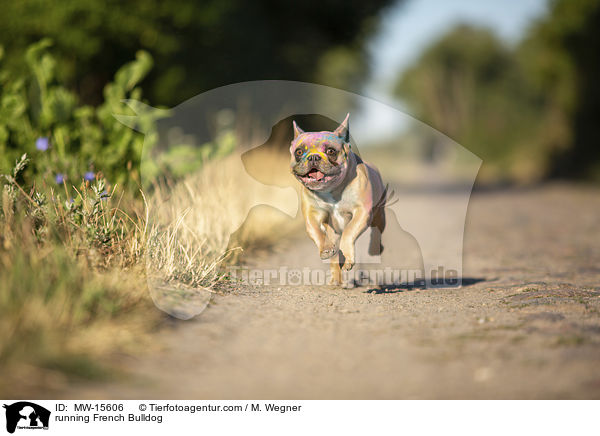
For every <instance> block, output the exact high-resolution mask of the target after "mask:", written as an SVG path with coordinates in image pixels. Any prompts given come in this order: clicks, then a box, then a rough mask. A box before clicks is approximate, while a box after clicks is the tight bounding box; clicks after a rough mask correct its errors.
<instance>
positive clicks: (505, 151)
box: [395, 26, 536, 178]
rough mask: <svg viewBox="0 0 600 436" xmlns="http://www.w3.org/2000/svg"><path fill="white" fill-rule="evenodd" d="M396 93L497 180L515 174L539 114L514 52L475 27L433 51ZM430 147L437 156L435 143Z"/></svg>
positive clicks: (450, 36) (451, 34)
mask: <svg viewBox="0 0 600 436" xmlns="http://www.w3.org/2000/svg"><path fill="white" fill-rule="evenodd" d="M395 92H396V94H397V95H398V96H399V97H401V98H403V99H405V100H406V102H407V103H408V104H409V106H410V107H411V108H412V109H413V111H414V113H415V115H416V116H417V117H418V118H420V119H421V120H422V121H424V122H426V123H428V124H430V125H431V126H433V127H435V128H436V129H438V130H440V131H442V132H443V133H445V134H447V135H448V136H450V137H451V138H453V139H454V140H456V141H457V142H458V143H460V144H461V145H463V146H465V147H467V148H468V149H469V150H471V151H473V152H474V153H475V154H477V155H479V156H480V157H481V158H482V159H483V160H484V162H487V163H491V164H492V165H486V166H485V167H484V169H483V171H484V176H486V175H489V176H490V177H494V178H496V177H498V176H499V175H502V174H506V173H507V171H511V170H512V169H513V168H515V166H514V161H513V160H512V159H511V158H512V157H513V156H514V152H515V150H517V149H518V147H519V146H520V145H521V144H522V143H523V140H524V139H525V138H526V137H528V136H530V133H531V132H530V131H531V121H532V119H533V118H534V117H535V113H536V111H535V107H536V102H535V98H534V96H533V95H531V93H530V92H529V90H528V89H527V87H526V84H525V83H524V81H523V79H522V75H521V74H520V68H519V65H518V63H517V62H516V61H515V59H514V57H513V56H512V54H511V52H510V51H509V50H508V49H507V48H506V47H504V46H503V45H502V43H501V42H500V41H499V40H498V39H497V38H496V37H495V36H494V35H493V34H492V33H491V32H490V31H488V30H486V29H479V28H474V27H469V26H459V27H457V28H455V29H453V30H452V31H450V32H449V33H448V34H446V35H445V36H444V37H442V38H441V39H440V40H439V41H437V42H436V43H434V44H433V45H431V46H430V47H429V48H427V49H426V50H425V51H424V52H423V53H422V54H421V56H420V58H419V59H418V60H417V61H416V63H415V64H414V65H413V66H412V67H411V68H409V69H408V70H407V71H405V72H404V73H403V74H402V76H401V77H400V78H399V80H398V82H397V83H396V88H395ZM425 139H426V141H427V138H425ZM424 145H425V147H428V148H429V150H427V154H428V155H432V154H435V144H434V143H430V142H425V144H424ZM486 171H487V174H486V173H485V172H486ZM519 171H520V169H519ZM490 173H491V174H490Z"/></svg>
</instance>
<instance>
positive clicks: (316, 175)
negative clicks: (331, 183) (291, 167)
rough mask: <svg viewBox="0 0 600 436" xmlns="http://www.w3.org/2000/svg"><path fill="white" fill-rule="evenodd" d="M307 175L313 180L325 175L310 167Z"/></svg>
mask: <svg viewBox="0 0 600 436" xmlns="http://www.w3.org/2000/svg"><path fill="white" fill-rule="evenodd" d="M308 177H310V178H311V179H315V180H321V179H322V178H323V177H325V175H324V174H323V173H322V172H321V171H319V170H317V169H312V170H310V172H309V173H308Z"/></svg>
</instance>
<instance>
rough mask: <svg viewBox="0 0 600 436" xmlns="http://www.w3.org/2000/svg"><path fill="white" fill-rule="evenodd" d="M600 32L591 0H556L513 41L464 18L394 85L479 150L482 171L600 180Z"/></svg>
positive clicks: (516, 177)
mask: <svg viewBox="0 0 600 436" xmlns="http://www.w3.org/2000/svg"><path fill="white" fill-rule="evenodd" d="M599 36H600V2H598V1H595V0H557V1H552V2H551V3H550V7H549V12H548V14H547V15H546V16H544V17H542V18H540V19H539V20H538V21H537V22H535V23H534V24H533V25H532V26H531V27H530V28H529V30H528V32H527V33H526V35H525V37H524V38H523V39H522V40H521V41H520V42H519V43H518V44H517V45H516V46H514V47H508V46H507V45H505V44H504V43H503V42H501V40H500V39H499V38H498V37H497V36H495V35H494V34H493V33H492V32H491V31H490V30H488V29H486V28H477V27H473V26H467V25H461V26H458V27H456V28H453V29H452V30H451V31H450V32H448V33H447V34H445V35H444V36H443V37H442V38H440V39H439V40H437V41H436V42H434V43H433V44H432V45H430V46H429V47H427V48H426V49H425V50H424V51H423V53H422V54H421V55H420V57H419V58H418V60H417V61H416V62H415V63H414V64H413V65H412V66H411V67H410V68H408V69H407V70H406V71H403V72H402V73H401V74H400V75H399V77H398V79H397V82H396V85H395V89H394V92H395V95H396V96H397V97H399V98H400V99H402V100H404V101H405V102H406V103H407V105H408V107H409V108H410V110H411V111H413V113H414V114H415V116H417V117H418V118H420V119H421V120H423V121H424V122H426V123H428V124H430V125H431V126H433V127H435V128H436V129H439V130H440V131H442V132H443V133H445V134H447V135H448V136H450V137H451V138H452V139H454V140H455V141H457V142H458V143H459V144H461V145H463V146H465V147H466V148H468V149H469V150H471V151H473V152H474V153H475V154H477V155H478V156H480V157H481V158H482V159H483V161H484V166H483V168H482V173H481V174H480V176H481V177H480V178H481V181H486V180H489V181H494V182H497V181H517V182H524V183H528V182H537V181H540V180H544V179H548V178H552V177H563V178H564V177H568V178H574V179H593V180H596V181H600V147H599V139H600V136H599V135H598V127H597V126H598V124H597V123H598V117H599V115H600V85H599V82H598V77H600V76H599V74H600V68H599V66H600V37H599ZM428 146H429V147H431V148H435V144H431V143H430V144H429V145H428Z"/></svg>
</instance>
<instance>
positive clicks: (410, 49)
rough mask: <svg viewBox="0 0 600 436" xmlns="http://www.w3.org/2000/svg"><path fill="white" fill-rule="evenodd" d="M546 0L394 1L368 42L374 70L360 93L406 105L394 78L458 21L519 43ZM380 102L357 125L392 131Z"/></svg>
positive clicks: (367, 108) (505, 39)
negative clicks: (395, 90) (399, 97)
mask: <svg viewBox="0 0 600 436" xmlns="http://www.w3.org/2000/svg"><path fill="white" fill-rule="evenodd" d="M546 9H547V0H506V1H500V0H496V1H494V0H479V1H478V0H448V1H444V0H405V1H404V2H403V3H401V4H399V5H397V6H392V8H390V9H389V10H388V11H387V12H386V14H385V16H384V18H383V21H382V25H381V28H380V30H379V32H378V33H377V34H376V35H375V36H374V38H373V39H372V40H371V42H370V44H369V53H370V56H371V59H372V75H371V78H370V80H369V81H368V83H367V85H366V86H365V88H364V90H363V92H362V93H361V94H362V95H364V96H366V97H370V98H373V99H376V100H379V101H380V102H383V103H387V104H391V105H393V106H395V107H399V108H402V102H398V101H395V100H394V99H393V97H392V96H391V95H390V93H389V90H390V88H391V87H392V83H393V79H394V78H396V77H397V75H398V73H399V72H400V71H402V70H404V69H405V68H407V67H408V66H410V65H411V63H412V62H413V61H414V60H416V58H417V57H418V55H419V53H420V52H421V51H422V50H423V49H424V48H425V47H427V46H428V45H429V44H431V43H432V42H434V41H435V40H436V39H437V38H439V37H440V36H442V35H443V34H444V33H446V32H447V31H448V30H450V29H451V28H452V27H454V26H456V25H457V24H459V23H467V24H473V25H478V26H484V27H488V28H490V29H492V30H493V31H494V32H495V33H496V34H497V35H498V36H499V37H500V38H501V39H503V40H504V41H506V42H507V43H508V44H514V43H517V42H518V41H519V40H520V39H521V37H522V36H523V35H524V33H525V31H526V29H527V27H528V26H529V24H530V23H531V22H532V21H533V20H535V19H536V18H537V17H540V16H542V15H544V12H545V11H546ZM386 113H387V114H389V113H390V112H389V111H387V112H386V111H378V110H377V105H369V106H368V107H365V108H363V109H362V111H361V113H360V116H359V117H357V119H356V123H355V127H356V128H357V129H369V130H374V131H378V132H381V136H382V137H383V136H386V134H387V135H389V134H390V133H391V126H390V120H389V119H386V115H385V114H386Z"/></svg>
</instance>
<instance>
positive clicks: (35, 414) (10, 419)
mask: <svg viewBox="0 0 600 436" xmlns="http://www.w3.org/2000/svg"><path fill="white" fill-rule="evenodd" d="M3 407H4V408H5V409H6V431H8V432H9V433H14V432H15V430H16V429H17V428H18V429H44V430H48V424H49V421H50V411H49V410H48V409H46V408H44V407H42V406H40V405H38V404H35V403H30V402H29V401H19V402H17V403H13V404H11V405H6V404H4V406H3Z"/></svg>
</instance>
